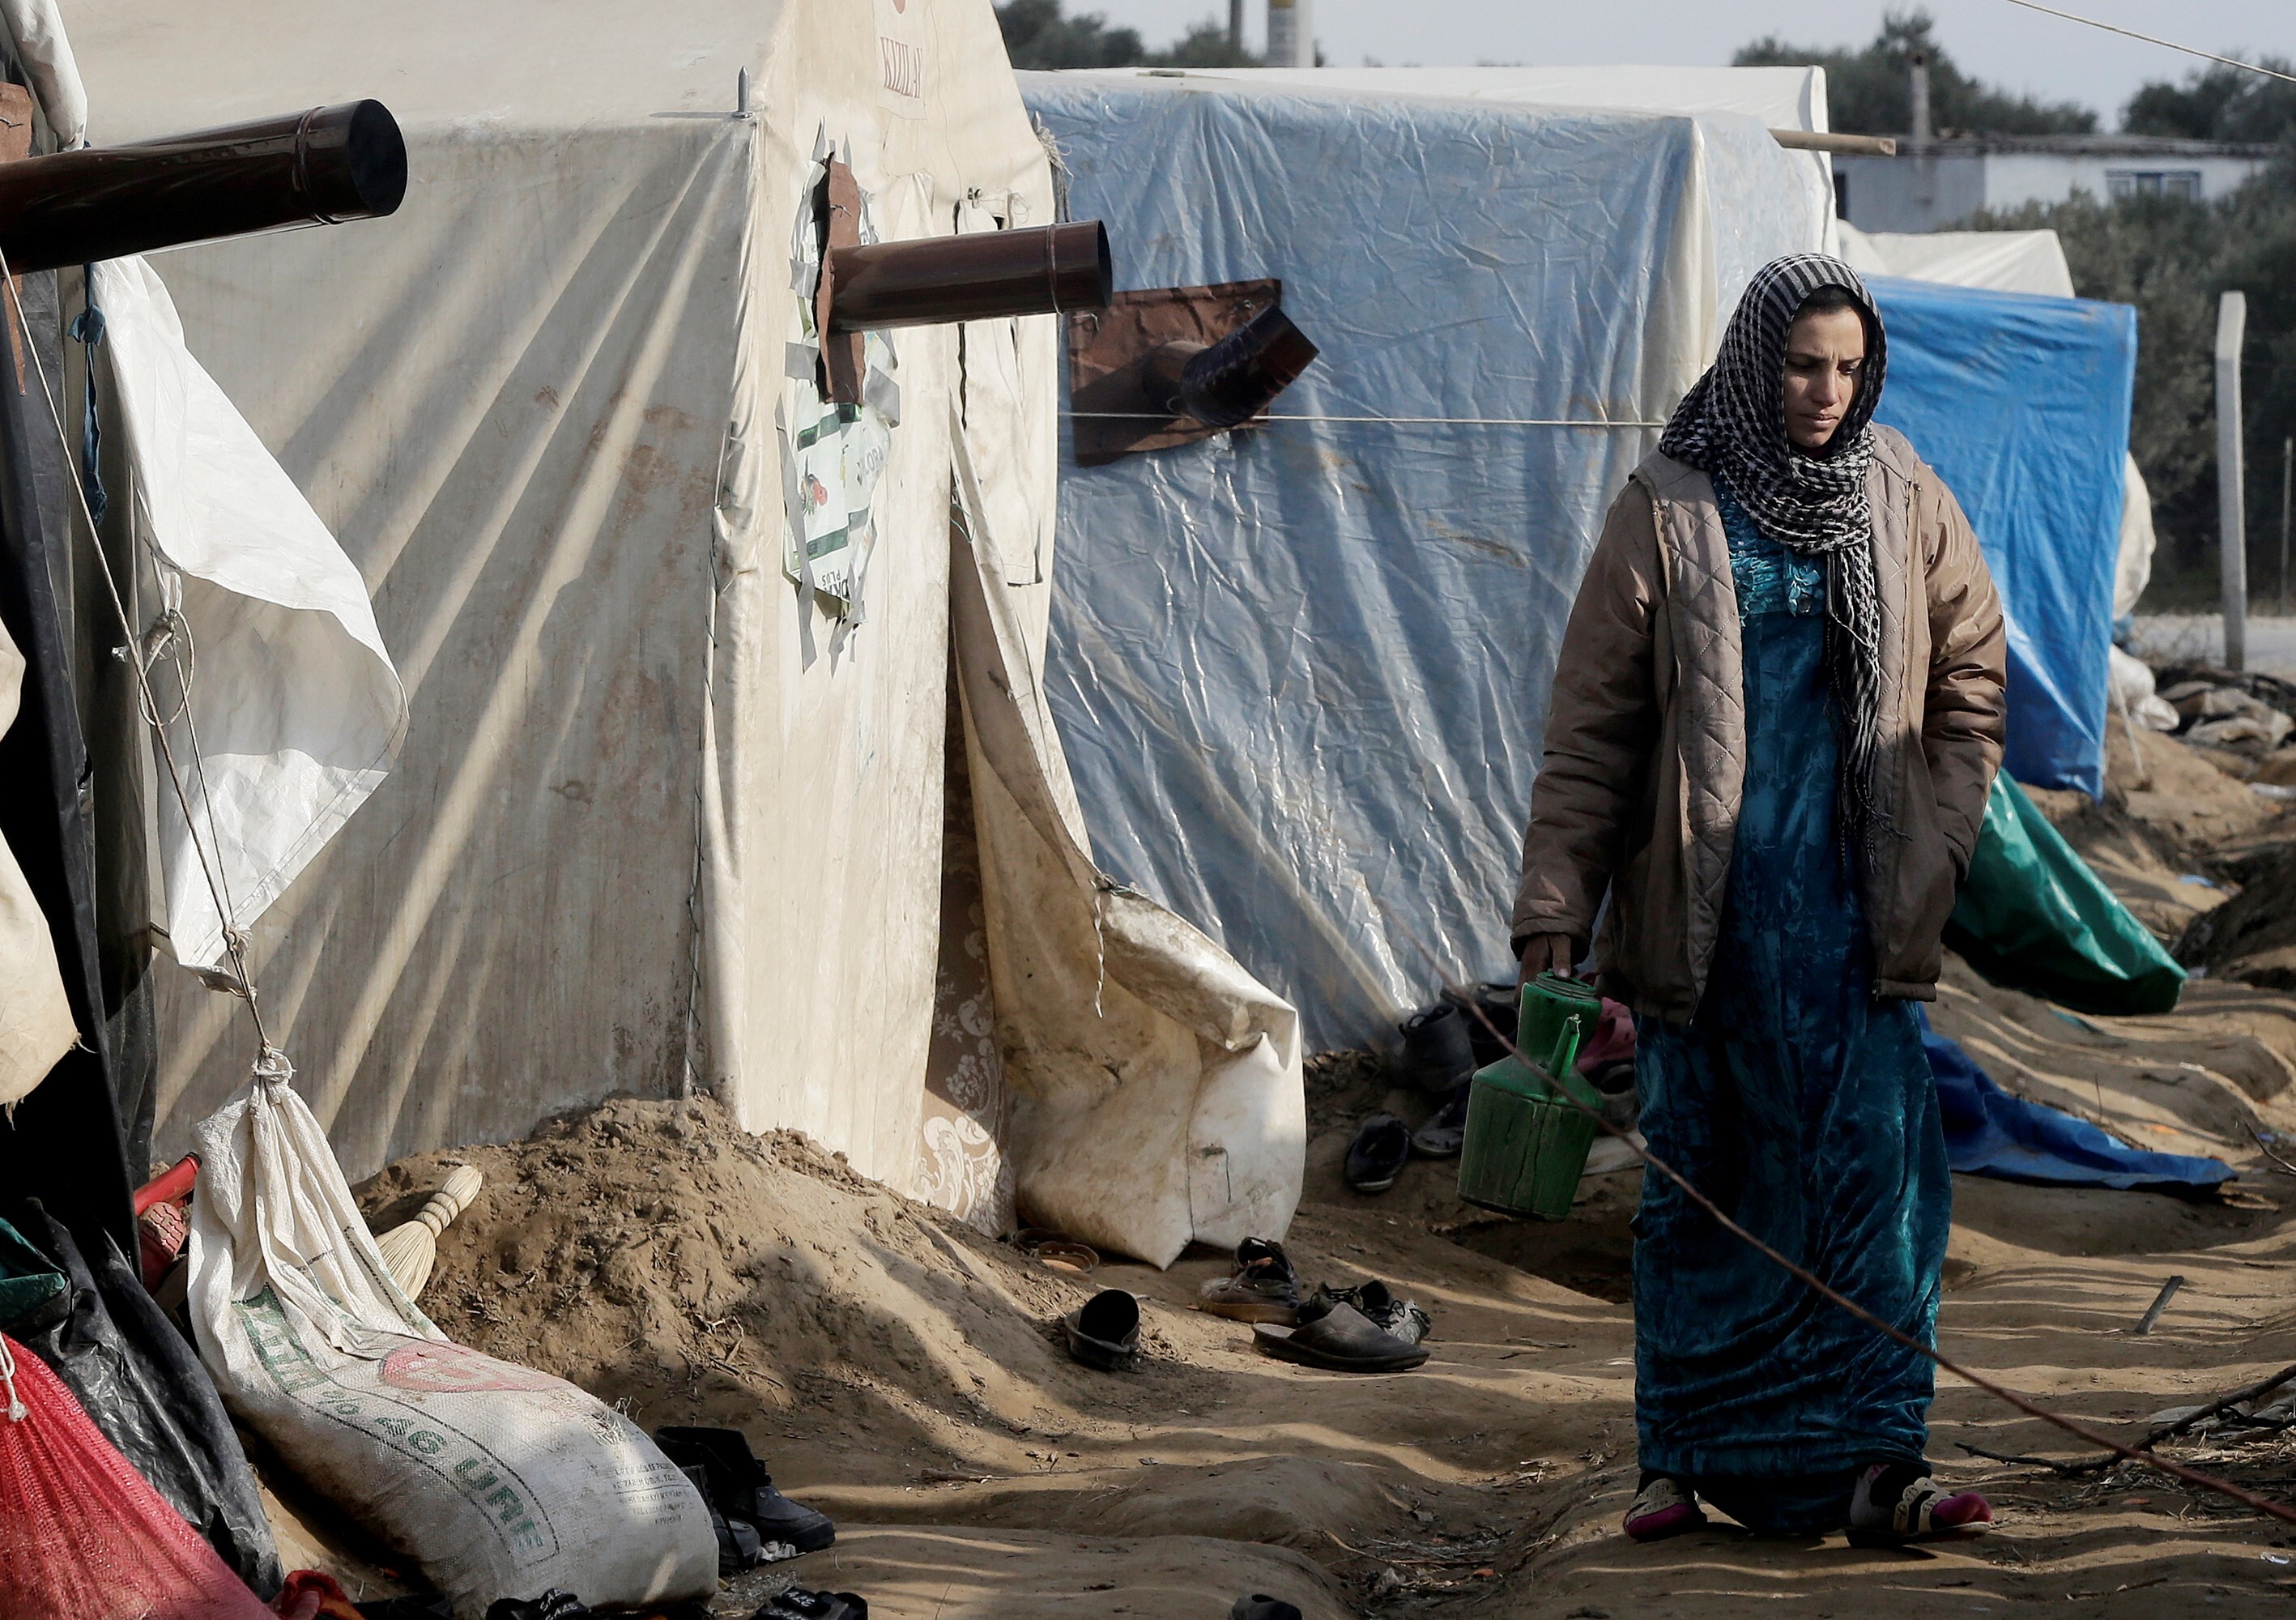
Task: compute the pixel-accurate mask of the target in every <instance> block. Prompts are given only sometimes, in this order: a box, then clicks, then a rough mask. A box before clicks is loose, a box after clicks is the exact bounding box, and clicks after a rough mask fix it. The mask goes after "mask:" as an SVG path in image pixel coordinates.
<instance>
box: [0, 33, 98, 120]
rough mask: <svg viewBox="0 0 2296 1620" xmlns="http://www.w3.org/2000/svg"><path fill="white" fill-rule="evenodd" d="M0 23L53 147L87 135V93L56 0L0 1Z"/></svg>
mask: <svg viewBox="0 0 2296 1620" xmlns="http://www.w3.org/2000/svg"><path fill="white" fill-rule="evenodd" d="M0 25H4V26H5V27H6V29H7V30H8V39H9V43H10V44H12V45H14V47H15V50H16V60H17V61H18V62H21V63H23V64H24V77H25V78H26V79H28V80H29V81H30V87H31V92H32V99H33V101H34V102H36V103H38V106H39V109H40V116H41V117H42V118H44V119H46V120H47V124H48V130H49V132H50V134H52V135H53V136H54V137H55V144H56V145H57V146H59V147H70V146H78V145H79V144H82V143H83V142H85V141H86V138H87V92H86V88H85V87H84V86H82V85H81V84H80V78H79V63H78V62H77V61H75V60H74V59H73V56H72V48H71V41H70V39H69V38H68V37H66V36H65V34H64V22H63V18H62V16H61V15H60V14H59V13H58V12H57V10H56V0H0Z"/></svg>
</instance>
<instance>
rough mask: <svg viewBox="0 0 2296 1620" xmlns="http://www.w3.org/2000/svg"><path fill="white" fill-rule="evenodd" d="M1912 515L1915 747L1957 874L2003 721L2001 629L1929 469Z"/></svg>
mask: <svg viewBox="0 0 2296 1620" xmlns="http://www.w3.org/2000/svg"><path fill="white" fill-rule="evenodd" d="M1914 515H1915V522H1916V523H1917V524H1918V525H1919V528H1918V533H1919V537H1920V541H1921V546H1922V551H1923V563H1924V565H1925V566H1926V568H1927V571H1928V585H1929V610H1930V669H1929V687H1928V691H1927V693H1926V695H1925V701H1924V703H1923V711H1922V752H1923V753H1924V754H1925V755H1926V756H1927V757H1928V760H1929V768H1930V786H1931V791H1932V792H1934V793H1935V794H1936V795H1937V807H1938V820H1939V825H1940V826H1941V827H1942V829H1943V831H1944V833H1945V837H1946V842H1947V843H1948V844H1950V845H1951V846H1952V849H1953V856H1954V861H1955V866H1956V869H1957V870H1958V871H1960V872H1962V873H1966V872H1967V871H1968V870H1969V859H1970V855H1971V853H1972V851H1974V850H1975V849H1976V847H1977V835H1978V831H1979V829H1980V827H1982V826H1984V823H1985V800H1986V795H1987V794H1989V793H1990V792H1991V791H1992V788H1993V773H1994V772H1995V771H1996V770H1997V769H2000V766H2001V744H2002V739H2003V737H2004V736H2005V735H2006V733H2007V729H2008V703H2007V697H2006V683H2007V658H2008V637H2007V634H2006V632H2005V629H2003V625H2002V619H2001V597H2000V596H1999V594H1998V593H1997V591H1995V589H1994V588H1993V574H1992V571H1991V570H1989V569H1988V568H1987V567H1986V565H1985V558H1984V556H1983V555H1981V554H1980V552H1979V551H1978V548H1977V536H1976V534H1975V533H1974V532H1973V531H1972V530H1971V529H1970V526H1969V520H1968V519H1967V518H1966V517H1964V516H1963V515H1962V511H1961V503H1960V502H1958V501H1956V499H1954V498H1953V491H1952V490H1950V489H1947V488H1946V487H1945V484H1944V483H1943V481H1940V480H1939V479H1938V477H1937V475H1936V474H1935V473H1929V474H1928V475H1927V476H1926V477H1924V478H1923V480H1922V481H1921V483H1920V486H1919V488H1918V489H1917V490H1916V493H1915V513H1914Z"/></svg>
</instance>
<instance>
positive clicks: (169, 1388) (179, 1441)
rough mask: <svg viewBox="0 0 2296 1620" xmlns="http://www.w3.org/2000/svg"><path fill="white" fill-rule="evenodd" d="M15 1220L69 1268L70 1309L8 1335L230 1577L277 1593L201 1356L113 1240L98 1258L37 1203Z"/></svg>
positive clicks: (247, 1486)
mask: <svg viewBox="0 0 2296 1620" xmlns="http://www.w3.org/2000/svg"><path fill="white" fill-rule="evenodd" d="M15 1213H16V1219H17V1221H19V1222H20V1223H21V1229H22V1231H23V1233H24V1235H25V1237H26V1238H29V1240H30V1241H31V1243H32V1244H33V1245H34V1246H36V1247H37V1249H38V1250H39V1251H40V1253H41V1254H45V1256H46V1257H47V1258H48V1260H49V1261H50V1262H53V1264H54V1265H55V1267H56V1269H57V1270H58V1271H61V1272H62V1273H63V1276H64V1279H65V1280H66V1282H67V1284H68V1285H69V1298H70V1311H69V1312H68V1313H66V1314H63V1315H62V1316H61V1320H55V1321H53V1323H52V1324H51V1325H49V1326H47V1327H45V1328H37V1329H35V1328H31V1327H30V1326H29V1325H27V1326H21V1327H13V1328H10V1329H9V1331H11V1332H12V1333H13V1334H14V1335H15V1336H17V1337H18V1338H19V1339H21V1340H22V1341H23V1342H24V1343H25V1344H26V1345H29V1347H30V1348H31V1351H32V1353H33V1354H35V1355H37V1356H38V1357H39V1358H40V1360H41V1361H44V1362H45V1363H46V1364H47V1366H48V1369H49V1370H50V1371H52V1372H53V1373H54V1374H55V1375H56V1377H58V1378H60V1379H61V1380H62V1381H63V1385H64V1387H66V1388H67V1389H69V1390H70V1391H71V1393H72V1395H73V1398H74V1399H76V1400H77V1401H78V1402H79V1404H80V1407H81V1409H82V1410H85V1411H86V1413H87V1414H88V1416H89V1418H90V1419H93V1420H94V1424H95V1426H96V1427H97V1428H98V1429H100V1430H102V1433H103V1437H104V1438H105V1439H106V1440H109V1441H110V1442H111V1443H112V1445H113V1446H114V1447H115V1448H117V1449H118V1451H119V1453H120V1455H121V1456H123V1457H125V1458H127V1460H128V1462H129V1463H130V1464H131V1465H132V1466H133V1467H134V1468H135V1470H136V1472H138V1473H139V1474H141V1475H143V1477H144V1479H145V1480H146V1481H148V1482H149V1483H150V1484H151V1485H152V1489H153V1490H155V1491H157V1492H158V1493H160V1499H161V1500H162V1501H165V1502H166V1503H167V1504H168V1506H169V1507H171V1508H173V1509H175V1510H176V1512H177V1513H178V1514H180V1515H182V1516H183V1517H184V1520H185V1521H186V1522H188V1523H189V1524H190V1525H191V1526H192V1528H193V1529H194V1530H196V1531H197V1532H199V1534H201V1536H203V1537H205V1538H206V1540H207V1542H208V1545H209V1546H210V1547H213V1548H214V1549H215V1550H216V1554H217V1557H219V1558H222V1559H223V1561H224V1563H225V1565H226V1566H227V1567H229V1568H230V1569H231V1571H232V1573H234V1575H237V1576H238V1577H239V1578H240V1579H241V1580H242V1581H244V1582H246V1583H247V1584H248V1585H249V1586H250V1587H251V1588H253V1589H254V1591H255V1593H256V1595H257V1596H258V1597H261V1598H268V1597H270V1596H271V1594H272V1593H274V1592H275V1591H278V1590H279V1582H280V1570H279V1556H278V1553H277V1551H276V1550H275V1548H274V1546H273V1543H272V1540H271V1522H270V1520H269V1519H267V1518H266V1517H264V1512H263V1495H262V1492H261V1491H260V1489H259V1488H258V1486H257V1484H256V1483H255V1471H254V1470H253V1469H252V1468H249V1467H248V1466H247V1455H246V1453H245V1452H244V1451H242V1450H241V1449H240V1444H239V1435H238V1434H237V1433H236V1432H235V1431H234V1429H233V1428H232V1427H231V1419H230V1417H229V1416H228V1415H227V1414H225V1411H224V1409H223V1402H222V1401H221V1400H220V1399H218V1398H217V1394H216V1388H215V1382H214V1380H213V1379H211V1378H209V1377H208V1374H207V1369H205V1368H203V1367H201V1365H200V1359H199V1357H198V1356H197V1355H196V1354H194V1353H193V1350H192V1347H191V1346H190V1345H187V1344H185V1343H184V1336H183V1335H182V1334H181V1333H179V1332H177V1331H176V1328H175V1326H174V1324H173V1323H171V1322H169V1321H168V1319H167V1317H166V1316H165V1315H164V1314H163V1313H162V1312H160V1307H159V1305H158V1304H157V1303H154V1302H153V1300H152V1296H151V1295H150V1294H148V1293H146V1292H145V1291H144V1287H143V1282H142V1280H141V1279H139V1278H138V1277H137V1275H136V1272H135V1267H133V1266H132V1265H130V1264H129V1263H128V1262H127V1259H126V1258H125V1257H124V1256H122V1255H121V1254H120V1253H119V1247H118V1246H116V1245H115V1244H113V1243H112V1241H111V1238H110V1236H109V1235H102V1243H103V1253H102V1254H101V1255H99V1256H96V1257H95V1258H94V1259H93V1260H91V1259H90V1258H88V1257H87V1256H86V1255H85V1254H83V1252H82V1251H81V1249H80V1246H79V1245H78V1243H77V1242H76V1241H74V1239H73V1238H72V1235H71V1234H70V1232H68V1231H66V1230H65V1229H64V1227H63V1225H62V1223H61V1221H57V1220H56V1219H55V1218H54V1217H53V1216H52V1215H50V1214H49V1213H47V1212H46V1211H45V1210H44V1209H42V1208H41V1207H40V1205H39V1204H38V1202H37V1200H30V1199H28V1200H26V1201H25V1203H24V1205H22V1206H21V1209H19V1210H18V1211H17V1212H15Z"/></svg>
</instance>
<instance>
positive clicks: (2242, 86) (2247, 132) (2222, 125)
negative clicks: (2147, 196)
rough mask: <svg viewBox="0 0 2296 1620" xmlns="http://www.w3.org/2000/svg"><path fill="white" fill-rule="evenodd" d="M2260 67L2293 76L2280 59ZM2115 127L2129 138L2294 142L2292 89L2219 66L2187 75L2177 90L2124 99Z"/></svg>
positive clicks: (2151, 88) (2263, 60) (2148, 89)
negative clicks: (2125, 131) (2156, 136)
mask: <svg viewBox="0 0 2296 1620" xmlns="http://www.w3.org/2000/svg"><path fill="white" fill-rule="evenodd" d="M2259 62H2260V64H2261V65H2262V66H2265V67H2267V68H2271V69H2273V70H2276V71H2278V72H2282V73H2291V72H2296V68H2292V67H2291V66H2290V65H2289V63H2288V62H2287V61H2286V60H2285V59H2284V58H2282V57H2277V56H2266V57H2260V58H2259ZM2120 127H2121V128H2123V129H2125V130H2127V131H2128V133H2129V134H2130V135H2169V136H2184V137H2185V139H2187V140H2193V141H2238V142H2249V143H2254V144H2259V145H2262V144H2269V143H2272V142H2276V141H2287V140H2296V85H2292V84H2290V83H2288V82H2287V81H2286V80H2284V79H2277V78H2265V77H2264V75H2262V74H2261V73H2251V72H2248V71H2247V70H2244V69H2241V68H2228V67H2225V66H2223V65H2222V64H2218V65H2215V66H2211V67H2208V68H2203V69H2201V70H2197V71H2195V72H2194V73H2191V74H2189V75H2187V76H2186V78H2185V82H2184V83H2183V84H2181V85H2171V84H2161V83H2157V82H2156V83H2153V84H2149V85H2146V86H2144V88H2142V89H2140V90H2139V91H2137V93H2136V95H2133V96H2131V97H2130V98H2129V101H2128V108H2127V109H2126V110H2125V111H2123V112H2122V113H2121V115H2120Z"/></svg>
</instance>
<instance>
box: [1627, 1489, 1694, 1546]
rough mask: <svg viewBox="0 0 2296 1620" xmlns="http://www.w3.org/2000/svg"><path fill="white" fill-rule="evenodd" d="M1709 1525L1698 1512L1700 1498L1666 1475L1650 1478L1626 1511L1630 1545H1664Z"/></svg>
mask: <svg viewBox="0 0 2296 1620" xmlns="http://www.w3.org/2000/svg"><path fill="white" fill-rule="evenodd" d="M1705 1522H1706V1515H1704V1514H1703V1513H1702V1512H1700V1511H1699V1510H1698V1497H1697V1494H1696V1493H1694V1492H1693V1491H1692V1490H1691V1488H1690V1487H1689V1486H1688V1485H1685V1484H1683V1483H1682V1482H1681V1481H1680V1480H1678V1479H1673V1478H1669V1476H1666V1475H1664V1474H1652V1475H1650V1476H1646V1477H1645V1478H1644V1481H1643V1488H1642V1489H1641V1490H1639V1491H1637V1492H1636V1493H1635V1501H1634V1506H1632V1507H1630V1508H1628V1509H1627V1522H1626V1525H1625V1529H1626V1532H1627V1539H1628V1541H1630V1542H1662V1541H1664V1540H1666V1538H1667V1537H1668V1536H1670V1535H1680V1534H1682V1533H1683V1532H1684V1531H1685V1530H1695V1529H1697V1528H1698V1527H1699V1526H1700V1525H1702V1524H1704V1523H1705Z"/></svg>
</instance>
